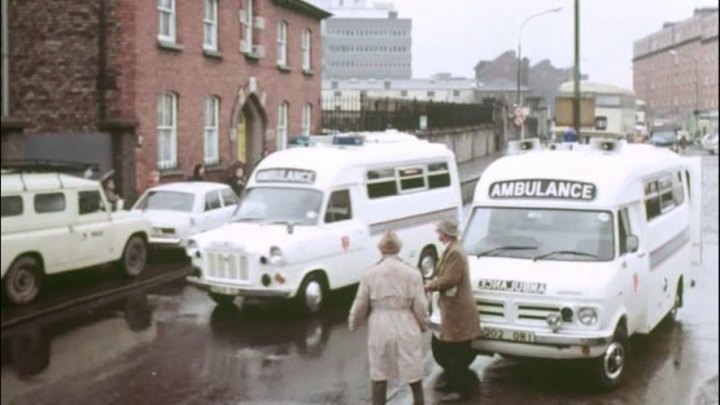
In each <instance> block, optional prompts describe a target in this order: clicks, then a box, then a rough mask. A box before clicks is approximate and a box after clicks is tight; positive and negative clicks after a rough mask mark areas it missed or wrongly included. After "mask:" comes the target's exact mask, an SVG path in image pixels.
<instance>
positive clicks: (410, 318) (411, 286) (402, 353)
mask: <svg viewBox="0 0 720 405" xmlns="http://www.w3.org/2000/svg"><path fill="white" fill-rule="evenodd" d="M427 307H428V305H427V298H426V297H425V291H424V286H423V281H422V276H421V275H420V273H419V272H418V270H417V269H415V268H413V267H411V266H410V265H408V264H406V263H404V262H403V261H402V260H400V259H399V258H398V257H397V256H395V255H387V256H385V257H384V258H383V260H381V261H380V262H379V263H378V264H377V265H375V266H373V267H371V268H370V269H369V270H368V271H367V272H365V274H364V275H363V277H362V280H361V281H360V287H359V288H358V293H357V296H356V297H355V302H354V303H353V306H352V308H351V309H350V317H349V319H348V322H349V324H350V330H353V331H354V330H356V329H357V328H358V327H360V326H362V324H364V323H365V322H366V321H367V323H368V357H369V360H370V379H371V380H373V381H386V380H393V381H398V382H401V383H407V384H409V383H414V382H417V381H420V380H421V379H422V376H423V367H424V357H425V356H424V355H423V349H422V339H423V332H424V331H426V330H427V327H428V313H427Z"/></svg>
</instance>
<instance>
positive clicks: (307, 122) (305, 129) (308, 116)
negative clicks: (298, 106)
mask: <svg viewBox="0 0 720 405" xmlns="http://www.w3.org/2000/svg"><path fill="white" fill-rule="evenodd" d="M312 110H313V106H312V104H310V103H307V104H305V105H304V106H303V121H302V133H303V135H310V131H311V130H312Z"/></svg>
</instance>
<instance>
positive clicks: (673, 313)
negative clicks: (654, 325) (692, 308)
mask: <svg viewBox="0 0 720 405" xmlns="http://www.w3.org/2000/svg"><path fill="white" fill-rule="evenodd" d="M682 306H683V290H682V280H680V281H679V282H678V285H677V289H676V290H675V301H674V302H673V306H672V308H670V311H668V313H667V315H665V318H663V323H664V324H665V326H672V325H673V324H674V323H675V321H676V320H677V313H678V309H680V308H682Z"/></svg>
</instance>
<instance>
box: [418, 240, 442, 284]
mask: <svg viewBox="0 0 720 405" xmlns="http://www.w3.org/2000/svg"><path fill="white" fill-rule="evenodd" d="M437 260H438V259H437V253H435V249H434V248H433V247H430V246H428V247H426V248H425V249H423V251H422V253H421V254H420V260H419V261H418V268H419V269H420V274H422V276H423V279H425V280H430V279H431V278H433V277H435V268H436V266H437Z"/></svg>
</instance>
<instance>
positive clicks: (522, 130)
mask: <svg viewBox="0 0 720 405" xmlns="http://www.w3.org/2000/svg"><path fill="white" fill-rule="evenodd" d="M560 10H562V7H557V8H553V9H550V10H545V11H543V12H540V13H537V14H533V15H531V16H530V17H528V18H526V19H525V21H523V23H522V24H521V25H520V33H519V34H518V73H517V98H516V101H517V105H518V108H522V105H523V101H522V94H521V91H520V86H521V83H522V68H523V66H522V65H523V63H522V62H523V58H522V32H523V29H524V28H525V25H527V23H528V22H530V20H532V19H533V18H537V17H540V16H543V15H546V14H551V13H558V12H560ZM520 134H521V139H525V125H524V124H523V125H522V126H521V127H520Z"/></svg>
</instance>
